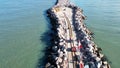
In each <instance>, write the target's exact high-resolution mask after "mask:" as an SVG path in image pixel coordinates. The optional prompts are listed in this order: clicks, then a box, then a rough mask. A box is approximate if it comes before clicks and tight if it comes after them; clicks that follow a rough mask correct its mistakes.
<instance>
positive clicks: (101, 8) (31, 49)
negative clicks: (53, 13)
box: [0, 0, 120, 68]
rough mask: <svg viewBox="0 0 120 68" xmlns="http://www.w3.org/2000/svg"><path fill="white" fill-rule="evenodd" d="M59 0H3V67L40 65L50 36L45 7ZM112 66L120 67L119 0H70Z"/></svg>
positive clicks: (0, 35)
mask: <svg viewBox="0 0 120 68" xmlns="http://www.w3.org/2000/svg"><path fill="white" fill-rule="evenodd" d="M55 2H56V0H0V68H38V65H41V63H39V62H44V61H42V58H43V56H44V49H45V47H46V46H47V44H46V43H47V42H45V41H43V40H44V39H48V37H47V36H45V35H46V32H48V31H49V30H50V29H49V26H50V25H49V24H50V23H49V20H48V18H47V15H46V13H45V12H46V10H47V9H49V8H51V7H52V6H53V5H54V4H55ZM71 2H72V3H74V4H75V5H77V6H79V7H80V8H81V9H83V13H84V15H85V16H86V20H85V21H84V22H85V24H86V25H87V27H88V28H89V29H90V30H91V31H92V32H94V34H95V35H94V38H95V39H94V41H95V43H96V44H97V45H98V47H101V48H102V51H103V54H105V56H106V57H107V58H108V60H109V62H110V64H111V67H112V68H120V64H119V63H120V59H119V56H120V53H119V52H120V45H119V44H120V0H71Z"/></svg>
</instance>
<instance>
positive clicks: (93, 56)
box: [45, 0, 110, 68]
mask: <svg viewBox="0 0 120 68" xmlns="http://www.w3.org/2000/svg"><path fill="white" fill-rule="evenodd" d="M82 12H83V11H82V9H80V8H79V7H77V6H75V5H74V4H71V3H70V1H69V0H57V2H56V5H55V6H53V7H52V8H50V9H49V10H47V14H48V17H49V18H50V21H51V25H52V28H51V30H52V33H51V36H52V38H51V44H52V46H49V47H48V48H47V51H48V52H47V63H46V66H45V67H46V68H110V65H109V64H108V61H107V59H106V57H105V56H104V54H102V53H101V51H102V49H101V48H99V47H97V45H96V44H95V43H94V42H93V40H92V39H93V33H92V32H91V31H90V30H88V29H87V27H86V25H85V24H84V23H83V21H84V19H85V16H84V15H83V13H82Z"/></svg>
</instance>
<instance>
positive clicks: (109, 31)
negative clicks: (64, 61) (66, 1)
mask: <svg viewBox="0 0 120 68" xmlns="http://www.w3.org/2000/svg"><path fill="white" fill-rule="evenodd" d="M71 1H72V2H74V4H77V5H78V6H79V7H81V8H82V9H83V10H84V15H86V16H87V20H86V21H85V23H86V24H87V27H88V28H89V29H90V30H92V31H93V32H94V33H95V42H96V44H98V46H99V47H101V48H102V49H103V53H104V54H105V55H106V56H107V57H108V59H109V60H110V61H111V62H112V63H111V66H112V68H120V64H119V63H120V58H119V57H120V53H119V52H120V0H71Z"/></svg>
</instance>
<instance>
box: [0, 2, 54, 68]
mask: <svg viewBox="0 0 120 68" xmlns="http://www.w3.org/2000/svg"><path fill="white" fill-rule="evenodd" d="M54 3H55V0H0V68H36V66H37V64H38V59H40V58H41V57H42V56H43V55H44V53H43V52H42V50H43V49H44V47H45V44H44V43H43V42H41V40H40V39H41V36H42V35H43V33H44V32H45V31H47V30H48V26H47V23H48V22H47V20H46V18H45V15H44V12H45V10H46V9H48V8H50V7H51V6H52V5H54Z"/></svg>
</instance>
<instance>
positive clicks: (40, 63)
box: [36, 11, 51, 68]
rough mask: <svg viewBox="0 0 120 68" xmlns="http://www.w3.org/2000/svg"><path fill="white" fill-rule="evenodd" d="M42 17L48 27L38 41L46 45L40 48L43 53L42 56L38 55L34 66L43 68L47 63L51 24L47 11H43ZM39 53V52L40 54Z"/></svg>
mask: <svg viewBox="0 0 120 68" xmlns="http://www.w3.org/2000/svg"><path fill="white" fill-rule="evenodd" d="M44 17H45V19H46V20H47V27H48V28H49V29H48V30H47V31H45V32H44V33H43V34H42V35H41V36H40V41H41V42H42V43H44V44H45V45H46V46H45V48H44V49H43V50H41V52H42V53H44V55H43V56H42V57H40V58H39V59H38V63H37V66H36V68H45V64H46V63H47V60H46V59H47V52H48V51H47V47H49V46H50V45H51V44H50V39H51V36H50V34H51V30H50V28H51V24H50V20H49V18H48V17H47V13H46V11H44ZM40 55H41V54H40Z"/></svg>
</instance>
